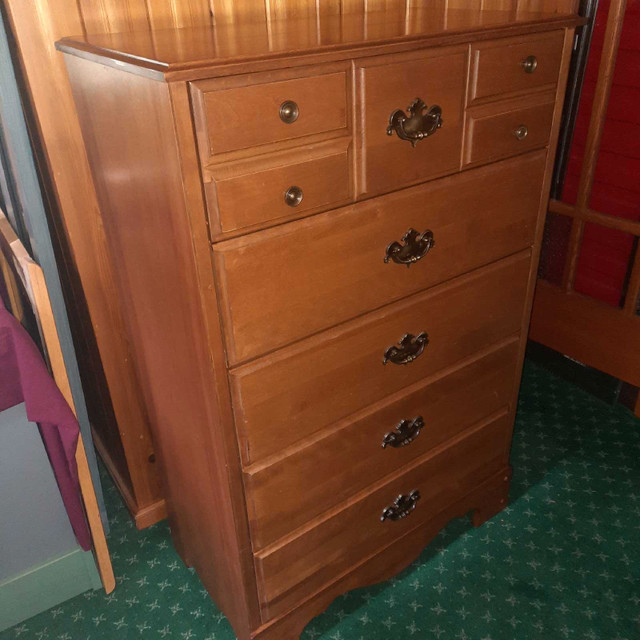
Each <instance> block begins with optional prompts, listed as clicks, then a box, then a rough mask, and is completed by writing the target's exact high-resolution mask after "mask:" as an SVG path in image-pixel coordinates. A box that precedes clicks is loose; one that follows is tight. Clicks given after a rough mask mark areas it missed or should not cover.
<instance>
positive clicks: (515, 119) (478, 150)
mask: <svg viewBox="0 0 640 640" xmlns="http://www.w3.org/2000/svg"><path fill="white" fill-rule="evenodd" d="M554 100H555V95H554V93H553V92H549V93H542V94H538V95H535V96H527V98H526V99H522V98H519V99H517V100H508V101H504V102H499V103H497V104H487V105H482V106H479V107H474V108H472V109H469V111H468V113H467V136H466V145H465V155H464V160H463V164H465V165H479V164H485V163H487V162H492V161H495V160H501V159H502V158H508V157H509V156H514V155H516V154H518V153H524V152H526V151H530V150H531V149H539V148H540V147H545V146H546V145H547V144H548V142H549V135H550V134H551V124H552V122H553V109H554Z"/></svg>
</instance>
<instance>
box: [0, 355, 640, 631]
mask: <svg viewBox="0 0 640 640" xmlns="http://www.w3.org/2000/svg"><path fill="white" fill-rule="evenodd" d="M639 426H640V422H639V421H637V420H635V419H634V418H633V416H632V415H631V414H630V413H629V412H628V411H627V410H625V409H623V408H620V407H615V408H611V407H609V406H607V405H605V404H603V403H601V402H600V401H599V400H596V399H594V398H592V397H591V396H589V395H587V394H586V393H584V392H582V391H581V390H579V389H577V388H575V387H573V386H572V385H570V384H568V383H567V382H565V381H563V380H560V379H558V378H556V377H554V376H552V375H551V374H550V373H548V372H547V371H546V370H544V369H542V368H540V367H539V366H538V365H535V364H532V363H529V364H528V365H527V367H526V370H525V377H524V382H523V388H522V394H521V399H520V407H519V413H518V421H517V425H516V434H515V440H514V446H513V452H512V464H513V466H514V478H513V484H512V491H511V506H510V507H508V508H507V509H506V510H505V511H504V512H502V513H501V514H500V515H498V516H497V517H496V518H494V519H493V520H492V521H489V522H488V523H486V524H485V525H484V526H482V527H481V528H479V529H473V528H471V527H470V524H469V521H468V520H467V519H463V520H456V521H454V522H452V523H451V524H450V525H449V526H448V527H447V528H446V529H445V530H444V531H442V532H441V533H440V534H439V535H438V537H437V538H436V539H435V541H434V542H433V543H432V544H431V545H430V546H429V547H428V548H427V549H426V550H425V551H424V553H423V554H422V556H421V557H420V559H419V560H418V561H417V562H416V563H415V564H414V565H412V566H411V567H410V568H409V569H407V570H406V571H404V572H403V573H402V574H401V575H400V576H398V577H397V578H396V579H395V580H392V581H390V582H387V583H384V584H382V585H379V586H377V587H374V588H370V589H362V590H360V591H357V592H353V593H351V594H348V595H347V596H345V597H342V598H340V599H338V600H337V601H336V602H335V603H334V604H333V605H332V606H331V607H330V609H329V610H328V611H327V612H326V613H324V614H323V615H321V616H320V617H318V618H316V619H315V620H314V621H313V622H311V623H310V625H309V626H308V627H307V629H306V630H305V632H304V633H303V635H302V638H303V640H348V639H349V640H350V639H353V640H401V639H402V640H404V639H410V638H414V639H415V640H428V639H431V638H436V639H438V640H454V639H457V640H514V639H518V640H520V639H529V638H532V639H538V638H540V639H545V640H556V639H558V640H562V639H564V638H567V639H570V640H583V639H585V640H598V639H602V640H623V639H624V640H634V639H636V640H637V639H639V638H640V517H639V516H640V462H639V459H640V428H639ZM106 488H107V490H106V493H107V499H108V505H107V506H108V508H109V513H110V514H111V535H110V545H111V549H112V555H113V560H114V566H115V570H116V575H117V580H118V586H117V588H116V590H115V592H114V593H113V594H112V595H110V596H104V595H103V594H102V593H101V592H98V591H95V592H89V593H86V594H84V595H82V596H79V597H77V598H75V599H74V600H70V601H69V602H66V603H64V604H63V605H62V606H60V607H58V608H55V609H52V610H50V611H48V612H45V613H43V614H41V615H39V616H37V617H36V618H33V619H31V620H28V621H27V622H25V623H24V624H21V625H19V626H17V627H14V628H13V629H9V630H8V631H5V632H4V633H1V634H0V640H9V639H11V640H13V639H14V638H20V639H21V640H31V639H38V640H46V639H51V640H54V639H55V640H76V639H78V640H93V639H97V638H114V639H118V640H121V639H128V638H142V639H144V638H150V639H155V638H167V639H170V640H174V639H175V640H189V639H191V640H233V638H234V635H233V632H232V631H231V628H230V626H229V624H228V623H227V621H226V619H225V618H224V616H222V615H221V614H220V613H219V612H218V610H217V609H216V608H215V607H214V605H213V604H212V603H211V601H210V600H209V598H208V597H207V594H206V593H205V591H204V590H203V589H202V586H201V585H200V583H199V581H198V578H197V577H196V576H195V575H194V573H193V572H192V571H190V570H188V569H186V568H185V567H184V566H183V565H182V564H181V562H180V560H179V559H178V556H177V555H176V553H175V552H174V551H173V548H172V546H171V542H170V538H169V533H168V529H167V527H166V525H165V524H160V525H156V526H154V527H152V528H150V529H148V530H146V531H144V532H137V531H136V530H135V528H134V527H133V526H132V524H131V522H130V520H129V518H128V515H127V513H126V511H125V509H124V507H123V506H122V505H121V503H120V502H119V500H118V497H117V495H116V493H115V490H114V489H113V487H112V486H111V485H110V484H106ZM283 640H288V639H284V638H283Z"/></svg>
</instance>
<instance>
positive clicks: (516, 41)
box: [469, 31, 563, 102]
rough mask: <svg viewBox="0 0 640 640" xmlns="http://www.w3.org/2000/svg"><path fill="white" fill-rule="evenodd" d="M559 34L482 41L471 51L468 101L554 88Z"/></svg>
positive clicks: (558, 68) (558, 67)
mask: <svg viewBox="0 0 640 640" xmlns="http://www.w3.org/2000/svg"><path fill="white" fill-rule="evenodd" d="M562 45H563V37H562V33H560V32H559V31H556V32H554V33H550V34H544V35H542V36H538V37H532V38H527V39H526V40H525V41H524V42H523V40H522V38H513V39H510V40H502V41H495V40H494V41H493V42H482V43H479V44H475V45H473V46H472V48H471V60H472V69H471V79H470V83H469V100H470V102H474V101H480V100H485V99H487V98H495V97H498V96H501V95H505V94H513V93H523V92H526V93H530V92H531V91H534V90H536V89H540V88H544V87H547V86H553V85H555V83H556V81H557V79H558V72H559V71H560V62H561V59H562V55H561V54H562Z"/></svg>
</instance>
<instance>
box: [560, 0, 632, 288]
mask: <svg viewBox="0 0 640 640" xmlns="http://www.w3.org/2000/svg"><path fill="white" fill-rule="evenodd" d="M626 6H627V2H626V0H612V2H611V6H610V8H609V17H608V19H607V29H606V32H605V36H604V43H603V49H602V56H601V58H600V69H599V71H598V81H597V83H596V94H595V97H594V100H593V105H592V107H591V119H590V121H589V131H588V133H587V139H586V142H585V152H584V158H583V164H582V170H581V173H580V182H579V184H578V197H577V199H576V207H577V208H578V209H580V210H585V209H586V208H587V207H588V206H589V199H590V197H591V189H592V187H593V180H594V176H595V173H596V166H597V163H598V153H599V151H600V142H601V141H602V134H603V132H604V124H605V120H606V117H607V106H608V104H609V95H610V93H611V86H612V84H613V73H614V70H615V65H616V57H617V54H618V46H619V44H620V34H621V33H622V24H623V21H624V12H625V9H626ZM583 234H584V221H583V220H581V219H579V218H578V219H574V221H573V224H572V226H571V236H570V238H569V246H568V249H567V259H566V263H565V268H564V274H563V277H562V286H563V288H564V290H565V291H572V290H573V287H574V283H575V279H576V272H577V268H578V259H579V257H580V249H581V245H582V236H583Z"/></svg>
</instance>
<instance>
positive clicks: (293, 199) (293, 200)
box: [284, 187, 304, 207]
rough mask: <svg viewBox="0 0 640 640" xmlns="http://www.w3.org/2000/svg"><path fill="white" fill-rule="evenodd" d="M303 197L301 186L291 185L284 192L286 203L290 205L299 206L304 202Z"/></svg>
mask: <svg viewBox="0 0 640 640" xmlns="http://www.w3.org/2000/svg"><path fill="white" fill-rule="evenodd" d="M303 197H304V194H303V193H302V189H301V188H300V187H289V188H288V189H287V190H286V191H285V192H284V201H285V204H288V205H289V206H290V207H297V206H298V205H299V204H300V203H301V202H302V198H303Z"/></svg>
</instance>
